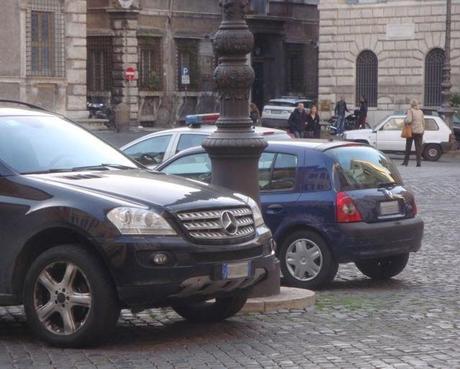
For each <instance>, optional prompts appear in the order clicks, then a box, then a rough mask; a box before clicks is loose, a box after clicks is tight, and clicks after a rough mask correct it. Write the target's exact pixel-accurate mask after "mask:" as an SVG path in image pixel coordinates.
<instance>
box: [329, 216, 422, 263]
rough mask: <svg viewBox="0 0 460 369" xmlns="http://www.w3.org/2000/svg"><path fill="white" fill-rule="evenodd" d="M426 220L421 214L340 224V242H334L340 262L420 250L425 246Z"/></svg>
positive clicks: (336, 255)
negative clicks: (409, 217)
mask: <svg viewBox="0 0 460 369" xmlns="http://www.w3.org/2000/svg"><path fill="white" fill-rule="evenodd" d="M423 229H424V223H423V220H422V219H421V218H419V217H415V218H411V219H402V220H394V221H386V222H379V223H364V222H359V223H350V224H340V225H339V231H340V233H341V234H342V235H341V237H340V241H339V242H337V243H335V245H333V247H334V255H335V257H336V259H337V261H338V262H349V261H357V260H363V259H372V258H377V257H385V256H391V255H398V254H404V253H408V252H416V251H418V250H419V249H420V247H421V245H422V238H423Z"/></svg>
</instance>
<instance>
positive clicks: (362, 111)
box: [358, 96, 368, 129]
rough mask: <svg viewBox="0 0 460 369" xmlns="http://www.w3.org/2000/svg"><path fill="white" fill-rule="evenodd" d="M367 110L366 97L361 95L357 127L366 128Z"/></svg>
mask: <svg viewBox="0 0 460 369" xmlns="http://www.w3.org/2000/svg"><path fill="white" fill-rule="evenodd" d="M367 110H368V109H367V99H366V98H365V97H364V96H361V98H360V99H359V117H358V129H364V128H366V121H367Z"/></svg>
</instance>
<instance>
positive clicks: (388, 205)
mask: <svg viewBox="0 0 460 369" xmlns="http://www.w3.org/2000/svg"><path fill="white" fill-rule="evenodd" d="M400 212H401V210H400V208H399V202H398V201H385V202H381V203H380V215H383V216H385V215H395V214H399V213H400Z"/></svg>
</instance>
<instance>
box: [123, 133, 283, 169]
mask: <svg viewBox="0 0 460 369" xmlns="http://www.w3.org/2000/svg"><path fill="white" fill-rule="evenodd" d="M216 129H217V127H216V126H215V125H190V126H189V127H182V128H175V129H168V130H164V131H159V132H154V133H150V134H148V135H145V136H142V137H140V138H138V139H136V140H134V141H131V142H130V143H128V144H126V145H125V146H123V147H122V148H121V150H122V151H123V152H124V153H125V154H127V155H128V156H130V157H131V158H133V159H134V160H136V161H138V162H139V163H141V164H143V165H145V166H146V167H148V168H151V169H153V168H155V167H156V166H157V165H158V164H160V163H162V162H163V161H165V160H167V159H169V158H170V157H172V156H174V155H175V154H177V153H178V152H179V151H182V150H185V149H188V148H190V147H194V146H200V145H201V144H202V143H203V141H204V139H205V138H206V137H208V136H209V135H210V134H211V133H213V132H214V131H215V130H216ZM255 130H256V133H258V134H260V135H261V136H263V137H265V139H266V140H267V141H268V140H270V141H272V140H277V141H279V140H290V139H291V137H290V136H289V135H288V134H287V133H286V132H285V131H282V130H279V129H273V128H264V127H255Z"/></svg>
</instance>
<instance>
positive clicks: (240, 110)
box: [203, 0, 280, 296]
mask: <svg viewBox="0 0 460 369" xmlns="http://www.w3.org/2000/svg"><path fill="white" fill-rule="evenodd" d="M220 5H221V7H222V8H223V20H222V23H221V25H220V27H219V30H218V32H217V33H216V37H215V40H214V50H215V52H216V54H217V55H218V57H219V65H218V67H217V68H216V70H215V72H214V79H215V81H216V84H217V88H218V91H219V94H220V102H221V104H220V105H221V108H220V118H219V120H218V121H217V123H216V125H217V130H216V132H215V133H214V134H212V135H211V136H209V137H208V138H207V139H206V140H205V141H204V142H203V147H204V148H205V150H206V151H207V152H208V154H209V156H210V158H211V162H212V180H211V182H212V183H213V184H215V185H219V186H223V187H227V188H230V189H232V190H234V191H236V192H241V193H243V194H245V195H248V196H250V197H252V198H253V199H255V200H256V201H259V183H258V163H259V159H260V155H261V153H262V152H263V150H264V149H265V147H266V146H267V143H266V142H265V140H264V139H263V138H262V137H261V136H258V135H257V134H256V133H255V132H254V129H253V128H252V122H251V120H250V119H249V91H250V88H251V86H252V83H253V82H254V71H253V70H252V68H251V66H250V65H248V63H247V55H248V54H249V53H250V52H251V50H252V48H253V46H254V37H253V35H252V33H251V32H250V31H249V28H248V26H247V24H246V21H245V19H244V15H245V9H246V7H247V5H248V0H220ZM268 274H269V275H268V278H267V279H266V280H265V281H264V282H263V283H262V284H261V285H259V286H257V287H256V289H257V291H256V293H257V296H270V295H273V294H278V293H279V291H280V272H279V263H277V264H274V265H273V269H272V270H270V271H268Z"/></svg>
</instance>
